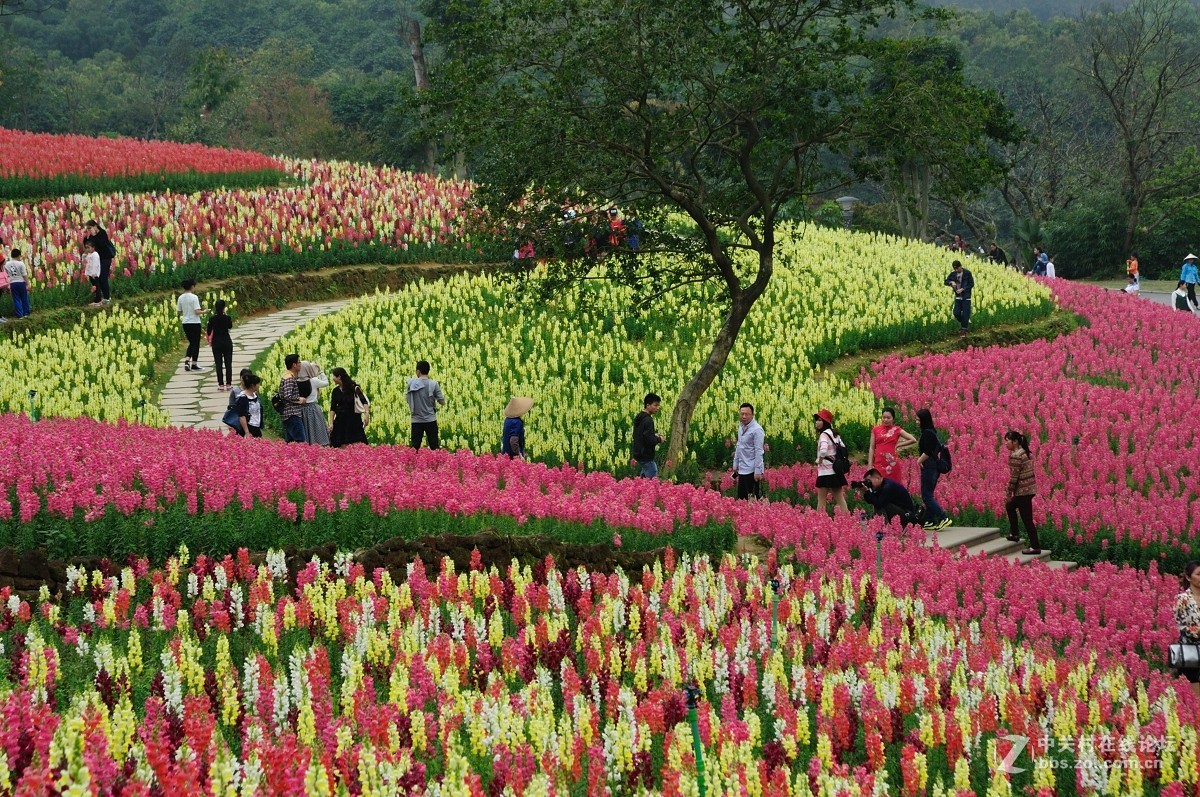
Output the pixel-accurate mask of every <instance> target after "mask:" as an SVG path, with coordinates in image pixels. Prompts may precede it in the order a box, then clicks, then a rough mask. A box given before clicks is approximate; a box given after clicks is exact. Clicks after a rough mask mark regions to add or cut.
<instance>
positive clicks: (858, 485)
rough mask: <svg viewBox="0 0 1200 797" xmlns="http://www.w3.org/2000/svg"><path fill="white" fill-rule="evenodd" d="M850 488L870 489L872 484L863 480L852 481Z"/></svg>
mask: <svg viewBox="0 0 1200 797" xmlns="http://www.w3.org/2000/svg"><path fill="white" fill-rule="evenodd" d="M850 489H852V490H870V489H871V485H869V484H867V483H866V482H862V481H859V482H850Z"/></svg>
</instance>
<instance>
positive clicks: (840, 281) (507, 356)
mask: <svg viewBox="0 0 1200 797" xmlns="http://www.w3.org/2000/svg"><path fill="white" fill-rule="evenodd" d="M783 232H784V231H781V234H780V236H779V255H778V258H777V260H776V271H775V276H774V277H773V278H772V282H771V285H770V287H769V289H768V291H767V293H766V294H765V295H764V297H763V299H762V300H761V301H760V302H759V303H758V304H757V305H756V306H755V308H754V312H753V313H752V314H751V316H750V318H749V319H747V321H746V324H745V326H744V328H743V329H742V331H741V333H740V335H739V338H738V342H737V345H736V347H735V348H734V350H733V352H732V353H731V355H730V358H729V361H728V362H727V363H726V365H725V367H724V369H723V371H722V373H721V374H720V376H719V377H718V378H717V379H716V381H715V382H714V383H713V385H712V386H711V387H710V388H709V390H708V391H707V392H706V393H705V395H704V397H703V398H702V399H701V401H700V403H699V405H698V406H697V410H696V415H695V419H694V422H693V428H692V438H691V441H690V443H691V446H690V448H691V451H692V454H693V455H694V457H695V458H696V461H697V462H698V463H699V464H700V465H702V466H719V465H722V464H727V463H728V461H729V457H730V453H729V451H728V448H727V440H728V438H730V437H732V435H733V430H734V427H735V425H736V423H737V407H738V405H739V404H741V403H742V402H743V401H750V402H752V403H753V404H754V405H755V408H756V412H757V415H758V417H759V418H760V419H761V421H762V423H763V425H764V427H765V428H766V433H767V438H768V440H769V441H770V443H771V446H772V452H771V463H772V464H773V465H778V464H784V463H787V462H791V461H794V460H795V459H797V458H799V459H809V458H810V457H811V456H812V455H813V453H814V452H813V445H814V444H813V428H812V422H811V421H812V414H813V413H814V412H816V410H817V409H819V408H820V407H829V408H830V409H832V410H833V412H834V414H835V416H836V417H837V419H838V426H839V428H840V429H841V430H842V431H843V432H845V433H846V434H847V435H848V436H849V437H850V438H851V439H856V440H861V441H862V445H863V447H865V441H866V430H867V429H868V428H869V426H870V425H871V424H872V423H873V419H874V418H875V416H876V413H877V406H878V405H877V400H876V399H875V397H874V396H873V395H872V394H871V393H870V392H869V391H867V390H865V389H861V388H855V387H853V386H851V385H849V384H847V383H846V382H845V381H843V380H839V379H832V378H827V377H826V376H825V375H824V374H822V373H821V366H822V364H825V363H828V362H831V361H832V360H834V359H835V358H836V357H838V356H839V355H840V354H843V353H846V352H852V351H856V350H859V349H865V348H876V347H882V346H888V345H895V344H899V343H904V342H912V341H916V340H923V339H937V338H941V337H944V336H946V335H947V334H948V333H949V332H950V330H951V328H952V327H953V324H954V322H953V319H952V318H951V315H950V309H949V308H950V304H951V299H950V293H949V289H948V288H945V287H943V286H942V281H943V279H944V278H945V276H946V273H947V267H946V265H945V264H944V263H943V264H938V265H930V263H931V262H932V261H933V259H934V258H935V257H938V255H936V250H934V249H932V248H931V247H928V246H924V245H921V244H915V243H911V242H905V241H900V240H896V239H890V238H879V237H875V236H867V235H860V234H851V233H845V232H842V231H837V230H826V229H820V228H811V227H810V228H804V229H803V230H801V229H800V228H788V229H787V230H786V233H787V234H783ZM831 262H838V263H843V264H844V265H842V266H839V267H838V268H830V267H829V266H828V264H829V263H831ZM972 268H975V269H976V270H977V271H978V280H979V288H978V289H977V299H978V301H979V307H980V310H979V312H978V313H977V317H978V318H979V323H981V324H992V325H994V324H1002V323H1012V322H1023V321H1028V320H1031V319H1034V318H1037V317H1040V316H1043V315H1045V314H1047V313H1048V312H1049V311H1050V310H1051V308H1052V305H1051V303H1050V301H1049V298H1048V297H1049V294H1048V292H1047V291H1046V290H1045V289H1044V288H1042V287H1040V286H1036V285H1031V283H1029V282H1028V281H1026V280H1023V279H1021V278H1020V277H1019V276H1017V275H1016V274H1014V273H1013V272H1011V271H1005V270H1003V269H999V268H994V267H992V266H990V265H988V264H983V263H974V262H972ZM914 284H915V285H919V286H921V289H920V290H913V289H912V285H914ZM511 291H512V289H511V287H510V286H508V285H507V284H505V283H503V282H501V281H499V280H498V279H497V278H495V277H493V276H490V275H474V276H467V275H463V276H458V277H452V278H449V279H447V280H444V281H441V282H438V283H436V284H428V285H416V286H412V287H410V288H409V289H406V290H403V291H400V292H397V293H396V294H392V295H385V296H376V297H370V298H369V299H366V300H363V301H360V302H357V303H355V304H354V305H353V306H351V307H350V308H347V309H346V310H343V311H341V312H339V313H337V314H334V315H330V316H327V317H324V318H320V319H316V320H314V321H313V322H312V323H309V324H306V325H304V326H303V327H302V328H300V329H298V330H296V331H295V332H293V333H291V334H289V335H287V336H285V337H284V338H282V339H281V340H280V341H279V342H278V343H277V344H276V345H275V346H274V347H273V348H272V349H271V350H269V351H268V352H267V353H266V354H265V355H264V356H263V357H262V358H261V360H260V362H261V363H262V366H263V373H264V374H265V375H266V377H267V382H268V383H269V384H271V383H274V380H275V379H277V378H278V375H279V374H280V373H281V369H282V362H283V358H284V355H285V354H287V353H288V352H293V351H295V352H300V353H301V354H302V356H304V357H305V358H306V359H314V360H318V361H319V362H321V363H322V365H324V366H325V368H326V370H329V369H331V368H333V367H334V366H343V367H346V368H347V369H349V371H350V372H351V374H352V375H353V376H354V378H355V379H356V380H357V381H359V382H360V383H361V384H363V385H364V387H365V388H366V390H367V392H368V393H369V395H370V396H371V400H372V404H373V408H372V424H371V434H372V436H373V439H375V440H378V441H384V442H397V443H398V442H402V441H406V440H408V438H409V433H410V428H409V426H410V415H409V411H408V406H407V404H406V401H405V396H404V392H405V379H404V378H403V377H404V376H405V375H407V373H406V372H409V373H410V372H411V370H412V368H413V366H414V365H415V363H416V361H417V360H418V359H426V360H428V361H429V362H430V363H432V365H433V369H434V372H433V376H434V377H435V378H437V379H439V380H440V381H441V383H442V386H443V389H444V391H445V392H446V394H447V396H449V397H450V400H449V403H448V405H447V406H446V408H445V409H444V410H443V411H441V412H440V414H439V423H440V426H441V431H442V439H443V440H444V441H446V443H447V445H449V446H451V447H459V446H461V447H466V448H470V449H471V450H473V451H476V452H487V451H496V450H498V448H499V436H500V425H501V422H502V420H503V416H502V410H503V407H504V405H505V403H506V402H507V401H508V397H509V396H511V395H528V396H532V397H534V399H535V400H536V402H537V404H536V406H535V408H534V410H533V412H532V413H531V415H530V416H529V424H530V430H529V436H528V445H529V451H530V452H531V453H532V455H533V456H534V457H536V458H537V459H539V460H543V461H548V462H551V463H558V462H571V463H582V464H583V465H584V466H585V467H588V468H604V469H608V470H613V471H617V472H621V471H620V468H621V467H622V465H627V463H628V461H629V434H630V429H631V426H632V421H633V416H634V415H635V414H636V413H637V411H638V410H640V409H641V406H642V398H643V396H645V394H646V393H648V392H651V391H653V392H655V393H658V394H659V395H661V396H664V397H665V398H666V404H665V406H664V409H663V415H661V416H660V424H661V425H663V426H665V425H668V424H669V421H668V419H669V417H670V412H671V409H672V406H671V403H672V397H673V396H675V395H677V394H678V392H679V390H680V389H681V388H682V386H683V385H684V383H685V381H686V380H687V379H688V378H689V377H690V376H691V374H692V372H693V371H694V369H695V368H696V367H697V364H698V363H700V362H702V361H703V359H704V357H706V356H707V354H708V351H709V349H710V347H711V342H712V339H713V337H714V336H715V334H716V330H717V329H718V328H719V326H720V323H721V320H722V319H721V309H720V303H719V302H718V301H717V299H716V297H715V296H714V295H713V294H712V293H711V291H707V290H705V289H701V288H696V289H691V290H684V291H678V292H675V293H672V294H670V295H668V296H665V297H663V298H662V299H661V300H660V301H659V302H658V303H657V305H656V306H655V307H654V308H653V310H652V311H651V312H650V313H649V314H648V315H645V316H635V315H633V314H631V313H630V311H629V308H630V307H631V305H632V301H633V297H632V295H631V292H630V291H629V290H627V289H624V288H620V287H617V286H614V285H612V284H608V283H602V284H599V285H596V286H594V287H592V288H590V289H589V291H588V294H589V295H588V299H589V301H588V303H587V304H586V305H584V303H582V302H577V301H575V300H574V298H565V299H564V301H563V302H562V303H561V305H559V306H548V307H525V306H521V305H520V304H519V303H517V302H514V300H513V296H512V292H511ZM348 330H355V332H353V333H350V332H348ZM663 431H666V430H665V429H664V430H663ZM684 464H688V463H684Z"/></svg>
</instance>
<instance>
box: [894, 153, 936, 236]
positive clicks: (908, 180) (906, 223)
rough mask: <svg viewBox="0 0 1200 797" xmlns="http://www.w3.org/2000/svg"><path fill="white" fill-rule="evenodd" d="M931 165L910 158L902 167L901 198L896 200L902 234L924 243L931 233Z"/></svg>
mask: <svg viewBox="0 0 1200 797" xmlns="http://www.w3.org/2000/svg"><path fill="white" fill-rule="evenodd" d="M929 183H930V171H929V164H928V163H927V162H926V161H925V160H924V159H923V158H908V159H907V160H905V161H904V164H903V165H902V166H901V167H900V196H899V197H897V199H896V221H897V222H899V226H900V234H901V235H903V236H905V237H906V238H915V239H916V240H918V241H924V240H926V238H927V237H928V235H927V234H928V231H929Z"/></svg>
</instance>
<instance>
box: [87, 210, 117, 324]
mask: <svg viewBox="0 0 1200 797" xmlns="http://www.w3.org/2000/svg"><path fill="white" fill-rule="evenodd" d="M83 240H84V243H91V245H92V247H93V248H94V249H95V250H96V254H98V255H100V274H99V276H98V277H97V278H96V299H97V301H99V302H100V303H101V304H108V301H109V277H110V276H111V274H112V262H113V258H115V257H116V256H117V249H116V247H115V246H113V244H112V241H110V240H109V239H108V232H107V231H105V230H104V228H103V227H101V226H100V223H99V222H97V221H96V220H95V219H91V220H90V221H89V222H88V223H87V224H86V225H84V239H83Z"/></svg>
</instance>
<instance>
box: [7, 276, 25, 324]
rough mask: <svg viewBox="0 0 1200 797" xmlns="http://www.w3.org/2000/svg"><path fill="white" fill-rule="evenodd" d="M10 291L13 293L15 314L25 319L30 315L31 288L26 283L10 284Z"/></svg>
mask: <svg viewBox="0 0 1200 797" xmlns="http://www.w3.org/2000/svg"><path fill="white" fill-rule="evenodd" d="M8 290H9V291H10V292H11V293H12V300H13V312H14V313H15V314H16V316H17V318H24V317H25V316H27V315H29V312H30V311H29V288H28V286H26V285H25V283H24V282H10V283H8Z"/></svg>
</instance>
